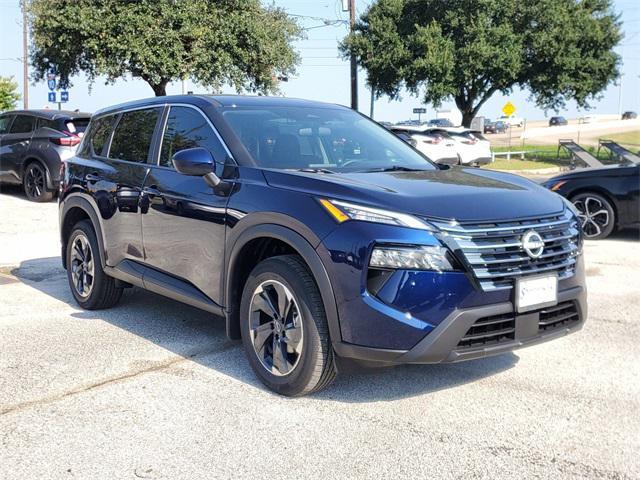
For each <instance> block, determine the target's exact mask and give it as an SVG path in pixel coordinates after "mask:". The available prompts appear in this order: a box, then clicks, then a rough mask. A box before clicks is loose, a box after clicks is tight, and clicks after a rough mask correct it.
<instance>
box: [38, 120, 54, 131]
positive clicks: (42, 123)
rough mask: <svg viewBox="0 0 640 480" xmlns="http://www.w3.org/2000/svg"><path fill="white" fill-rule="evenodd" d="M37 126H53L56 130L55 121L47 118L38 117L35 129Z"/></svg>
mask: <svg viewBox="0 0 640 480" xmlns="http://www.w3.org/2000/svg"><path fill="white" fill-rule="evenodd" d="M38 128H53V129H54V130H57V128H56V122H55V121H53V120H49V119H48V118H38V122H37V123H36V130H37V129H38Z"/></svg>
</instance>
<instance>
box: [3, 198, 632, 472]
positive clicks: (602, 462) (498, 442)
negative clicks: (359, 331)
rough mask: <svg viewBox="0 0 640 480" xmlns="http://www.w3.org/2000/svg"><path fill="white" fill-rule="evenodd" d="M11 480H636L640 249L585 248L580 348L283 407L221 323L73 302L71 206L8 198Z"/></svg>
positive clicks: (360, 384)
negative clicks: (68, 261) (67, 247)
mask: <svg viewBox="0 0 640 480" xmlns="http://www.w3.org/2000/svg"><path fill="white" fill-rule="evenodd" d="M0 246H1V248H0V372H1V375H0V437H1V443H0V465H1V467H0V478H7V479H13V478H60V477H65V478H83V479H88V478H170V479H176V478H213V477H222V478H228V477H238V476H243V475H244V476H252V477H272V478H300V477H311V476H313V477H318V476H322V477H323V478H345V477H346V478H353V477H372V476H374V475H375V476H379V477H383V478H385V477H392V476H393V477H403V478H433V477H446V478H514V477H522V478H531V477H542V478H616V479H618V478H638V477H639V476H640V458H639V457H638V455H637V452H638V451H640V436H639V435H638V431H640V351H639V349H638V345H639V344H640V321H639V320H638V312H640V308H639V307H640V297H639V295H638V292H639V291H640V241H639V240H638V232H637V231H628V232H621V233H619V234H616V235H614V236H613V237H612V238H611V239H609V240H605V241H600V242H589V243H587V244H586V246H585V255H586V259H587V276H588V287H589V292H590V297H589V308H590V312H589V320H588V322H587V324H586V325H585V328H584V329H583V330H582V331H581V332H579V333H577V334H576V335H573V336H569V337H566V338H562V339H560V340H557V341H553V342H551V343H546V344H543V345H539V346H535V347H530V348H528V349H524V350H520V351H516V352H515V353H514V354H506V355H502V356H499V357H494V358H489V359H484V360H477V361H473V362H468V363H461V364H457V365H447V366H437V365H435V366H403V367H397V368H391V369H385V370H381V371H374V372H372V371H367V372H362V371H347V372H345V373H343V374H342V375H341V376H340V377H339V378H338V380H337V381H336V382H335V383H334V384H333V386H331V387H330V388H329V389H327V390H326V391H323V392H321V393H320V394H317V395H313V396H310V397H305V398H300V399H287V398H283V397H279V396H276V395H274V394H272V393H270V392H268V391H267V390H266V389H265V388H263V387H262V385H261V384H259V382H258V381H257V380H256V379H255V377H254V376H253V374H252V372H251V370H250V368H249V365H248V363H247V361H246V360H245V357H244V354H243V351H242V348H241V345H240V343H239V342H231V341H229V340H227V339H226V337H225V334H224V325H223V323H222V322H221V321H216V319H212V318H211V316H210V315H209V314H207V313H204V312H201V311H198V310H196V309H193V308H191V307H188V306H185V305H182V304H179V303H176V302H173V301H170V300H167V299H164V298H161V297H159V296H157V295H154V294H151V293H148V292H144V291H142V290H138V289H133V290H128V291H127V292H126V293H125V296H124V298H123V301H122V302H121V303H120V304H119V305H118V306H117V307H116V308H114V309H112V310H107V311H93V312H88V311H82V310H80V309H79V308H78V307H77V306H76V305H75V303H73V301H72V297H71V294H70V292H69V290H68V287H67V283H66V282H67V281H66V276H65V272H64V270H63V269H62V267H61V264H60V259H59V242H58V231H57V205H56V204H55V203H48V204H34V203H29V202H27V201H26V200H24V198H23V197H21V196H20V195H18V194H17V193H9V194H0Z"/></svg>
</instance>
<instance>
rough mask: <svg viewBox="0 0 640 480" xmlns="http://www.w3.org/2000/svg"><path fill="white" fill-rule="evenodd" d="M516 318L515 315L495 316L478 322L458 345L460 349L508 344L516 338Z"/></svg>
mask: <svg viewBox="0 0 640 480" xmlns="http://www.w3.org/2000/svg"><path fill="white" fill-rule="evenodd" d="M515 334H516V317H515V315H514V314H513V313H505V314H503V315H493V316H491V317H484V318H481V319H479V320H477V321H476V322H475V323H474V324H473V325H472V327H471V328H470V329H469V331H467V333H466V334H465V336H464V337H462V339H461V340H460V342H459V343H458V347H461V348H472V347H478V346H484V345H493V344H496V343H501V342H505V341H506V342H508V341H511V340H513V339H514V338H515Z"/></svg>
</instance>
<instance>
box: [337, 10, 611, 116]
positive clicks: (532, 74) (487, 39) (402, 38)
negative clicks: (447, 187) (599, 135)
mask: <svg viewBox="0 0 640 480" xmlns="http://www.w3.org/2000/svg"><path fill="white" fill-rule="evenodd" d="M620 26H621V24H620V22H619V17H618V16H617V15H616V14H615V13H614V11H613V8H612V5H611V0H526V1H523V0H475V1H469V0H377V1H375V2H374V3H373V4H372V5H371V7H370V8H369V9H368V10H367V11H366V12H365V13H364V14H363V15H362V16H361V17H360V19H359V21H358V22H357V24H356V25H355V28H354V31H353V32H352V33H351V34H350V35H349V36H348V37H347V38H346V39H345V40H344V42H343V43H342V44H341V50H342V53H343V55H344V56H348V55H351V54H354V55H356V56H357V58H358V63H359V65H360V66H361V67H362V68H364V69H365V70H366V71H367V74H368V81H369V84H371V85H372V86H373V87H374V88H375V91H376V92H377V94H378V96H380V95H382V94H385V95H388V96H390V97H391V98H398V96H399V93H400V91H401V89H402V88H403V87H406V88H407V89H408V90H409V92H410V93H411V94H413V95H419V94H420V92H422V94H423V98H424V101H425V102H426V103H431V104H433V105H434V106H435V107H438V106H440V105H441V103H442V102H443V101H445V100H448V99H451V98H452V99H453V100H454V101H455V103H456V106H457V107H458V108H459V109H460V111H461V112H462V122H463V125H465V126H469V125H470V124H471V120H472V119H473V117H475V116H476V114H477V113H478V111H479V110H480V107H482V105H483V104H484V103H485V102H486V101H487V100H488V99H489V98H490V97H491V96H492V95H493V94H494V93H496V92H501V93H502V94H505V95H508V94H509V93H511V91H512V90H513V88H514V87H520V88H522V89H526V90H528V91H529V92H530V93H531V97H532V99H533V100H534V101H535V102H536V104H537V105H538V106H539V107H541V108H544V109H545V110H546V109H553V110H558V109H559V108H562V107H564V106H565V103H566V101H567V100H575V101H576V102H577V104H578V106H579V107H580V108H588V107H589V102H590V101H592V100H593V99H596V98H598V94H599V93H600V92H602V91H603V90H604V89H605V88H606V87H607V85H609V84H610V83H611V82H612V81H613V80H615V79H616V78H617V77H618V76H619V71H618V68H619V65H620V57H619V56H618V55H617V54H616V53H615V52H614V51H613V48H614V47H615V46H616V45H617V44H618V43H619V41H620V40H621V38H622V35H621V33H620Z"/></svg>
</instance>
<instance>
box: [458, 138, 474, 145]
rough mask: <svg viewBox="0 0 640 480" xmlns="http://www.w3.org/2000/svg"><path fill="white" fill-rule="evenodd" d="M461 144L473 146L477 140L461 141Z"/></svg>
mask: <svg viewBox="0 0 640 480" xmlns="http://www.w3.org/2000/svg"><path fill="white" fill-rule="evenodd" d="M461 141H462V143H464V144H466V145H475V144H476V142H477V140H476V139H472V140H461Z"/></svg>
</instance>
